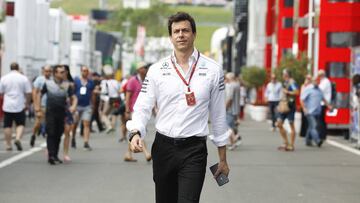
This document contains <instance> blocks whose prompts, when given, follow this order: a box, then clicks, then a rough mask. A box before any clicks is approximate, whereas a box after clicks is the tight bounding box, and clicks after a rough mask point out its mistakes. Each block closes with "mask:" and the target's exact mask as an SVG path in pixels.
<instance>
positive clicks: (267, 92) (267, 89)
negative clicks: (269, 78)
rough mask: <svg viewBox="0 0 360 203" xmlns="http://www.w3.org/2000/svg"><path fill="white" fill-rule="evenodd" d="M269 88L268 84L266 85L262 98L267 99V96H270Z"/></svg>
mask: <svg viewBox="0 0 360 203" xmlns="http://www.w3.org/2000/svg"><path fill="white" fill-rule="evenodd" d="M269 86H270V83H268V84H267V85H266V89H265V95H264V96H265V98H266V99H269V94H270V93H269V91H270V87H269Z"/></svg>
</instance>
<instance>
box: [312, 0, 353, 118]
mask: <svg viewBox="0 0 360 203" xmlns="http://www.w3.org/2000/svg"><path fill="white" fill-rule="evenodd" d="M320 6H321V8H320V22H319V31H320V35H319V42H320V43H319V53H318V56H319V64H318V65H319V69H324V70H325V71H326V72H327V75H328V77H329V79H330V80H331V81H332V82H334V83H335V84H336V91H337V99H336V107H337V108H338V113H337V115H336V116H332V117H328V116H327V117H326V122H327V123H328V124H336V125H343V124H344V125H348V124H349V122H350V120H349V119H350V109H349V92H350V75H349V73H350V60H351V47H353V46H359V45H360V2H359V1H357V2H355V1H349V2H344V1H336V0H321V4H320ZM315 54H316V53H315Z"/></svg>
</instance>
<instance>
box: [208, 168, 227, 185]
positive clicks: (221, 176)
mask: <svg viewBox="0 0 360 203" xmlns="http://www.w3.org/2000/svg"><path fill="white" fill-rule="evenodd" d="M218 165H219V163H216V164H214V165H212V166H210V171H211V173H212V174H213V175H214V174H215V172H216V171H217V168H218ZM215 180H216V182H217V184H218V185H219V186H223V185H224V184H226V183H228V182H229V178H228V177H227V176H226V175H225V174H223V173H220V174H219V175H218V177H216V179H215Z"/></svg>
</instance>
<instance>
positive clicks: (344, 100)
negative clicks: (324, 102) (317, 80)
mask: <svg viewBox="0 0 360 203" xmlns="http://www.w3.org/2000/svg"><path fill="white" fill-rule="evenodd" d="M335 107H336V108H349V107H350V95H349V93H345V92H337V93H336V101H335Z"/></svg>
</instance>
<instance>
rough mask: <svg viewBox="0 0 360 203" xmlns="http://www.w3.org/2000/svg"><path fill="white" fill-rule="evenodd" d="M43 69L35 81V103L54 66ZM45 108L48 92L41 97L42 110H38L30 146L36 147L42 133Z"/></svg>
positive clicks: (33, 96)
mask: <svg viewBox="0 0 360 203" xmlns="http://www.w3.org/2000/svg"><path fill="white" fill-rule="evenodd" d="M41 69H42V75H40V76H38V77H36V79H35V80H34V82H33V92H32V98H33V103H34V104H35V103H36V101H35V99H36V95H37V94H38V93H39V92H40V91H41V90H42V87H43V86H44V84H45V81H46V80H49V79H50V77H51V75H52V68H51V66H50V65H46V66H44V67H42V68H41ZM45 109H46V94H45V95H44V96H43V97H41V107H40V112H38V114H37V116H35V123H34V127H33V134H32V135H31V138H30V146H31V147H34V145H35V140H36V135H39V134H40V130H41V129H40V128H41V125H42V124H44V117H45Z"/></svg>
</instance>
